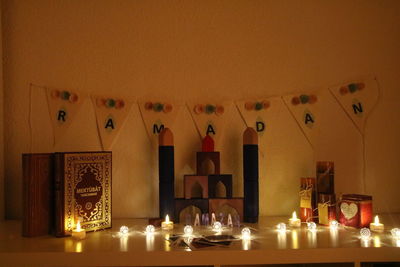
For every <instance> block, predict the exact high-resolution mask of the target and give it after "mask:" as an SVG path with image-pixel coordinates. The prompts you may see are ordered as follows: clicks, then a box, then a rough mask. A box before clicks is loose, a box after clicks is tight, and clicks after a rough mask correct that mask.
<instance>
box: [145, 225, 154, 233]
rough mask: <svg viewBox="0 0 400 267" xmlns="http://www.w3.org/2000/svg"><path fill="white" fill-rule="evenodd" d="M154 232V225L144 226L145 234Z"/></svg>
mask: <svg viewBox="0 0 400 267" xmlns="http://www.w3.org/2000/svg"><path fill="white" fill-rule="evenodd" d="M155 231H156V229H155V227H154V225H151V224H149V225H147V226H146V230H145V232H146V234H154V232H155Z"/></svg>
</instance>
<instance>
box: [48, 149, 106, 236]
mask: <svg viewBox="0 0 400 267" xmlns="http://www.w3.org/2000/svg"><path fill="white" fill-rule="evenodd" d="M111 176H112V154H111V152H104V151H101V152H77V153H56V154H55V194H56V200H55V201H56V233H55V234H56V236H58V237H62V236H67V235H70V234H71V231H72V229H74V228H75V224H76V223H77V221H78V220H79V221H80V222H81V227H82V228H83V229H85V230H86V231H96V230H101V229H105V228H110V227H111Z"/></svg>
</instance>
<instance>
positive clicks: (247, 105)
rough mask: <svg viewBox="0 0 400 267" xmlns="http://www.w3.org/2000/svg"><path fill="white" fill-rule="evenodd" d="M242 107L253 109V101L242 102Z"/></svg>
mask: <svg viewBox="0 0 400 267" xmlns="http://www.w3.org/2000/svg"><path fill="white" fill-rule="evenodd" d="M244 108H245V109H246V110H248V111H250V110H253V109H254V103H253V102H246V103H245V104H244Z"/></svg>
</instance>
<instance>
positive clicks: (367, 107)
mask: <svg viewBox="0 0 400 267" xmlns="http://www.w3.org/2000/svg"><path fill="white" fill-rule="evenodd" d="M329 90H330V91H331V93H332V95H333V96H334V97H335V98H336V100H337V101H338V102H339V104H340V106H341V107H342V108H343V110H344V111H345V112H346V114H347V115H348V117H349V118H350V119H351V120H352V122H353V123H354V125H355V126H356V128H357V129H358V130H359V131H360V133H361V135H364V129H365V123H366V120H367V118H368V115H369V113H370V112H371V110H372V109H373V107H374V105H375V104H376V102H377V101H378V95H379V87H378V82H377V80H376V78H374V77H370V78H367V79H363V80H359V81H352V82H348V83H344V84H341V85H339V86H333V87H331V88H329Z"/></svg>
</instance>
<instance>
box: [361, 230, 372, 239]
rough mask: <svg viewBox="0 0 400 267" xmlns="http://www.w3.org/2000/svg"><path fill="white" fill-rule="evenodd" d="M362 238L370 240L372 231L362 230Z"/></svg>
mask: <svg viewBox="0 0 400 267" xmlns="http://www.w3.org/2000/svg"><path fill="white" fill-rule="evenodd" d="M360 237H361V239H363V240H369V239H370V238H371V231H370V230H369V229H368V228H365V227H364V228H361V230H360Z"/></svg>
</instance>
